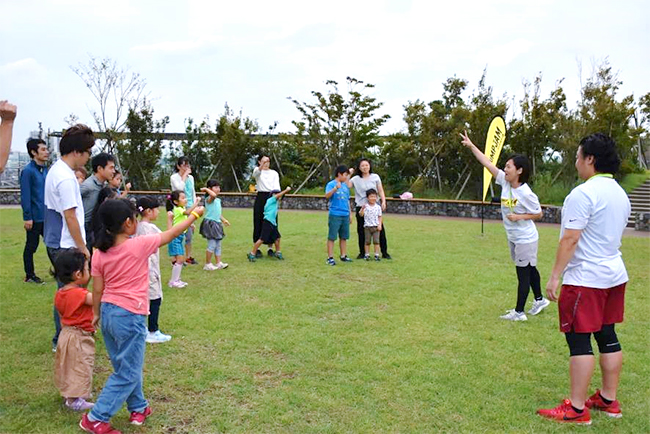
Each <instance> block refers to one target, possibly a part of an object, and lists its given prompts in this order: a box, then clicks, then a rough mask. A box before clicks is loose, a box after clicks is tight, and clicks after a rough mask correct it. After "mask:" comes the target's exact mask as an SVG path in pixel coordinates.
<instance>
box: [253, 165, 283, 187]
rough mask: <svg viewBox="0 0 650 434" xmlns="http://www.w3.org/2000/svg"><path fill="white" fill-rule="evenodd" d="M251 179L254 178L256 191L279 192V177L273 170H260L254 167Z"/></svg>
mask: <svg viewBox="0 0 650 434" xmlns="http://www.w3.org/2000/svg"><path fill="white" fill-rule="evenodd" d="M253 178H255V182H256V184H255V189H256V190H257V191H263V192H269V191H275V190H277V191H280V175H278V172H276V171H275V170H273V169H267V170H260V168H259V167H256V168H255V169H253Z"/></svg>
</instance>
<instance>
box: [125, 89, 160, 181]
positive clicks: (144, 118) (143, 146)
mask: <svg viewBox="0 0 650 434" xmlns="http://www.w3.org/2000/svg"><path fill="white" fill-rule="evenodd" d="M153 114H154V110H153V107H151V105H149V104H148V103H147V102H146V101H145V103H144V105H143V107H142V108H140V109H139V110H134V109H129V113H128V115H127V118H126V129H127V131H128V133H129V134H128V138H127V139H126V140H120V141H118V142H116V149H117V152H118V154H119V156H120V163H121V166H122V169H123V170H124V172H125V174H126V175H127V176H128V177H129V182H131V183H132V184H133V186H134V188H136V189H137V188H146V189H147V190H151V189H153V188H156V187H158V188H160V187H163V186H165V187H166V186H167V184H168V183H167V182H166V183H164V184H162V185H161V182H160V181H161V180H160V177H158V179H156V174H157V173H158V172H160V171H158V170H156V169H157V168H159V167H160V165H159V162H160V159H161V157H162V153H163V146H162V141H163V138H164V132H165V128H166V127H167V124H169V117H167V116H165V117H164V118H162V119H160V120H154V117H153Z"/></svg>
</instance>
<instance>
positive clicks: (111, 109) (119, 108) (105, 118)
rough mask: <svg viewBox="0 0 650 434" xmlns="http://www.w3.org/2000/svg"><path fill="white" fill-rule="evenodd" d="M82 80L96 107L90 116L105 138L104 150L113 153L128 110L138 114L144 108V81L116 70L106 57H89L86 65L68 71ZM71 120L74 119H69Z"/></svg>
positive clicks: (117, 68) (113, 63)
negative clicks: (95, 102) (96, 104)
mask: <svg viewBox="0 0 650 434" xmlns="http://www.w3.org/2000/svg"><path fill="white" fill-rule="evenodd" d="M70 68H71V69H72V70H73V71H74V73H75V74H77V75H78V76H79V78H81V80H82V81H83V82H84V84H85V85H86V87H87V88H88V90H90V93H92V95H93V97H94V98H95V100H96V101H97V103H98V104H99V109H98V110H91V114H92V116H93V119H94V121H95V124H96V125H97V128H98V129H99V131H101V132H103V133H104V134H105V145H104V150H105V151H106V152H109V153H114V150H115V141H116V140H118V139H119V138H120V133H121V132H123V131H124V128H125V127H126V119H127V115H128V113H129V110H134V111H138V110H140V109H142V108H143V107H144V105H145V104H146V97H147V94H145V87H146V81H145V80H144V79H143V78H142V77H141V76H140V74H138V73H136V72H131V71H130V70H129V68H122V67H120V66H118V64H117V62H116V61H115V60H113V59H111V58H109V57H105V58H103V59H97V58H96V57H94V56H90V59H89V60H88V63H86V64H83V63H79V64H78V65H77V66H71V67H70ZM69 118H70V119H76V116H74V115H70V117H69Z"/></svg>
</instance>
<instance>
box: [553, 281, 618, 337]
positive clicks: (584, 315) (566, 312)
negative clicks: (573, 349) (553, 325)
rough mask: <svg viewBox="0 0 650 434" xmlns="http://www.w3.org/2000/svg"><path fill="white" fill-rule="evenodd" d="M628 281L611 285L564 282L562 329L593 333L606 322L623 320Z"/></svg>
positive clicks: (561, 295)
mask: <svg viewBox="0 0 650 434" xmlns="http://www.w3.org/2000/svg"><path fill="white" fill-rule="evenodd" d="M625 285H626V283H622V284H620V285H617V286H614V287H612V288H607V289H599V288H588V287H586V286H573V285H562V291H561V292H560V299H559V300H558V311H559V314H560V331H562V332H563V333H567V332H570V331H574V332H576V333H593V332H597V331H600V330H601V329H602V328H603V325H607V324H615V323H620V322H623V311H624V308H625Z"/></svg>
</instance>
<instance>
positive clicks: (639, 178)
mask: <svg viewBox="0 0 650 434" xmlns="http://www.w3.org/2000/svg"><path fill="white" fill-rule="evenodd" d="M648 178H650V170H646V171H645V172H643V173H629V174H627V175H625V178H623V179H622V180H621V187H623V190H625V192H626V193H631V192H632V190H634V189H635V188H637V187H638V186H640V185H641V184H643V183H644V182H645V181H646V179H648Z"/></svg>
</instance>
